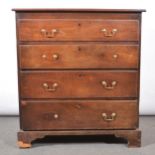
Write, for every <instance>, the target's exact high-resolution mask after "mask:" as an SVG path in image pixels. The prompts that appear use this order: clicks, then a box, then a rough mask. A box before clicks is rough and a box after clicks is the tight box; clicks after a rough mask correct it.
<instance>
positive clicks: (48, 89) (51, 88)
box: [43, 82, 58, 92]
mask: <svg viewBox="0 0 155 155" xmlns="http://www.w3.org/2000/svg"><path fill="white" fill-rule="evenodd" d="M57 87H58V83H56V82H55V83H53V84H52V86H51V87H50V86H49V85H48V84H47V83H43V88H44V89H45V90H46V91H49V92H54V91H56V89H57Z"/></svg>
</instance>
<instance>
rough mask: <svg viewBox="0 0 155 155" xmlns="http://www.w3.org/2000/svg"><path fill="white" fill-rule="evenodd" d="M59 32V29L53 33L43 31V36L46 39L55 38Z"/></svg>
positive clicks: (53, 30) (52, 31)
mask: <svg viewBox="0 0 155 155" xmlns="http://www.w3.org/2000/svg"><path fill="white" fill-rule="evenodd" d="M57 32H58V30H57V29H52V30H51V31H47V30H46V29H41V34H42V35H43V36H45V37H46V38H54V37H55V35H56V33H57Z"/></svg>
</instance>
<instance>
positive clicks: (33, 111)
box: [21, 100, 138, 130]
mask: <svg viewBox="0 0 155 155" xmlns="http://www.w3.org/2000/svg"><path fill="white" fill-rule="evenodd" d="M21 104H22V109H23V111H22V115H21V117H22V120H23V121H22V128H23V129H24V130H67V129H68V130H73V129H136V128H137V126H138V115H137V114H138V108H137V106H138V104H137V101H136V100H122V101H119V100H112V101H111V100H109V101H106V100H98V101H91V100H90V101H89V100H86V101H81V100H80V101H77V100H76V101H74V100H73V101H70V100H68V101H24V100H23V101H21ZM113 113H115V114H116V116H114V117H112V114H113ZM103 114H105V115H107V116H105V117H104V116H103ZM88 118H89V119H88Z"/></svg>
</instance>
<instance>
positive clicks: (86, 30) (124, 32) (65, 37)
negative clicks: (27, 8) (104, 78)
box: [18, 19, 139, 41]
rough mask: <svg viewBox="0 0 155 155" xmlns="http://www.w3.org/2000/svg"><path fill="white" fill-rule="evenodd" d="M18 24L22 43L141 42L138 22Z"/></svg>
mask: <svg viewBox="0 0 155 155" xmlns="http://www.w3.org/2000/svg"><path fill="white" fill-rule="evenodd" d="M18 24H19V40H20V41H138V40H139V26H138V25H139V21H138V20H101V19H100V20H90V19H89V20H79V19H74V20H63V19H62V20H60V19H59V20H57V19H55V20H19V21H18ZM115 29H116V30H117V32H115V33H113V32H112V31H113V30H115ZM42 30H44V31H45V34H44V32H42ZM53 30H55V31H56V32H55V33H54V32H53V33H52V32H51V31H53ZM103 30H105V32H103ZM110 35H112V36H110Z"/></svg>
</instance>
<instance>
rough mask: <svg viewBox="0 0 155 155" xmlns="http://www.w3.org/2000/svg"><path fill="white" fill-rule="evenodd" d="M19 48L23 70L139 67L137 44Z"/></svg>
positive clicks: (81, 44)
mask: <svg viewBox="0 0 155 155" xmlns="http://www.w3.org/2000/svg"><path fill="white" fill-rule="evenodd" d="M19 49H20V68H21V69H81V68H82V69H87V68H89V69H98V68H99V69H105V68H117V69H118V68H123V69H137V68H138V58H139V52H138V50H139V47H138V45H127V44H121V45H117V44H105V45H103V44H102V43H74V44H69V43H65V44H62V43H60V44H57V45H55V44H53V45H45V44H40V45H20V46H19ZM54 56H57V58H54Z"/></svg>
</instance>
